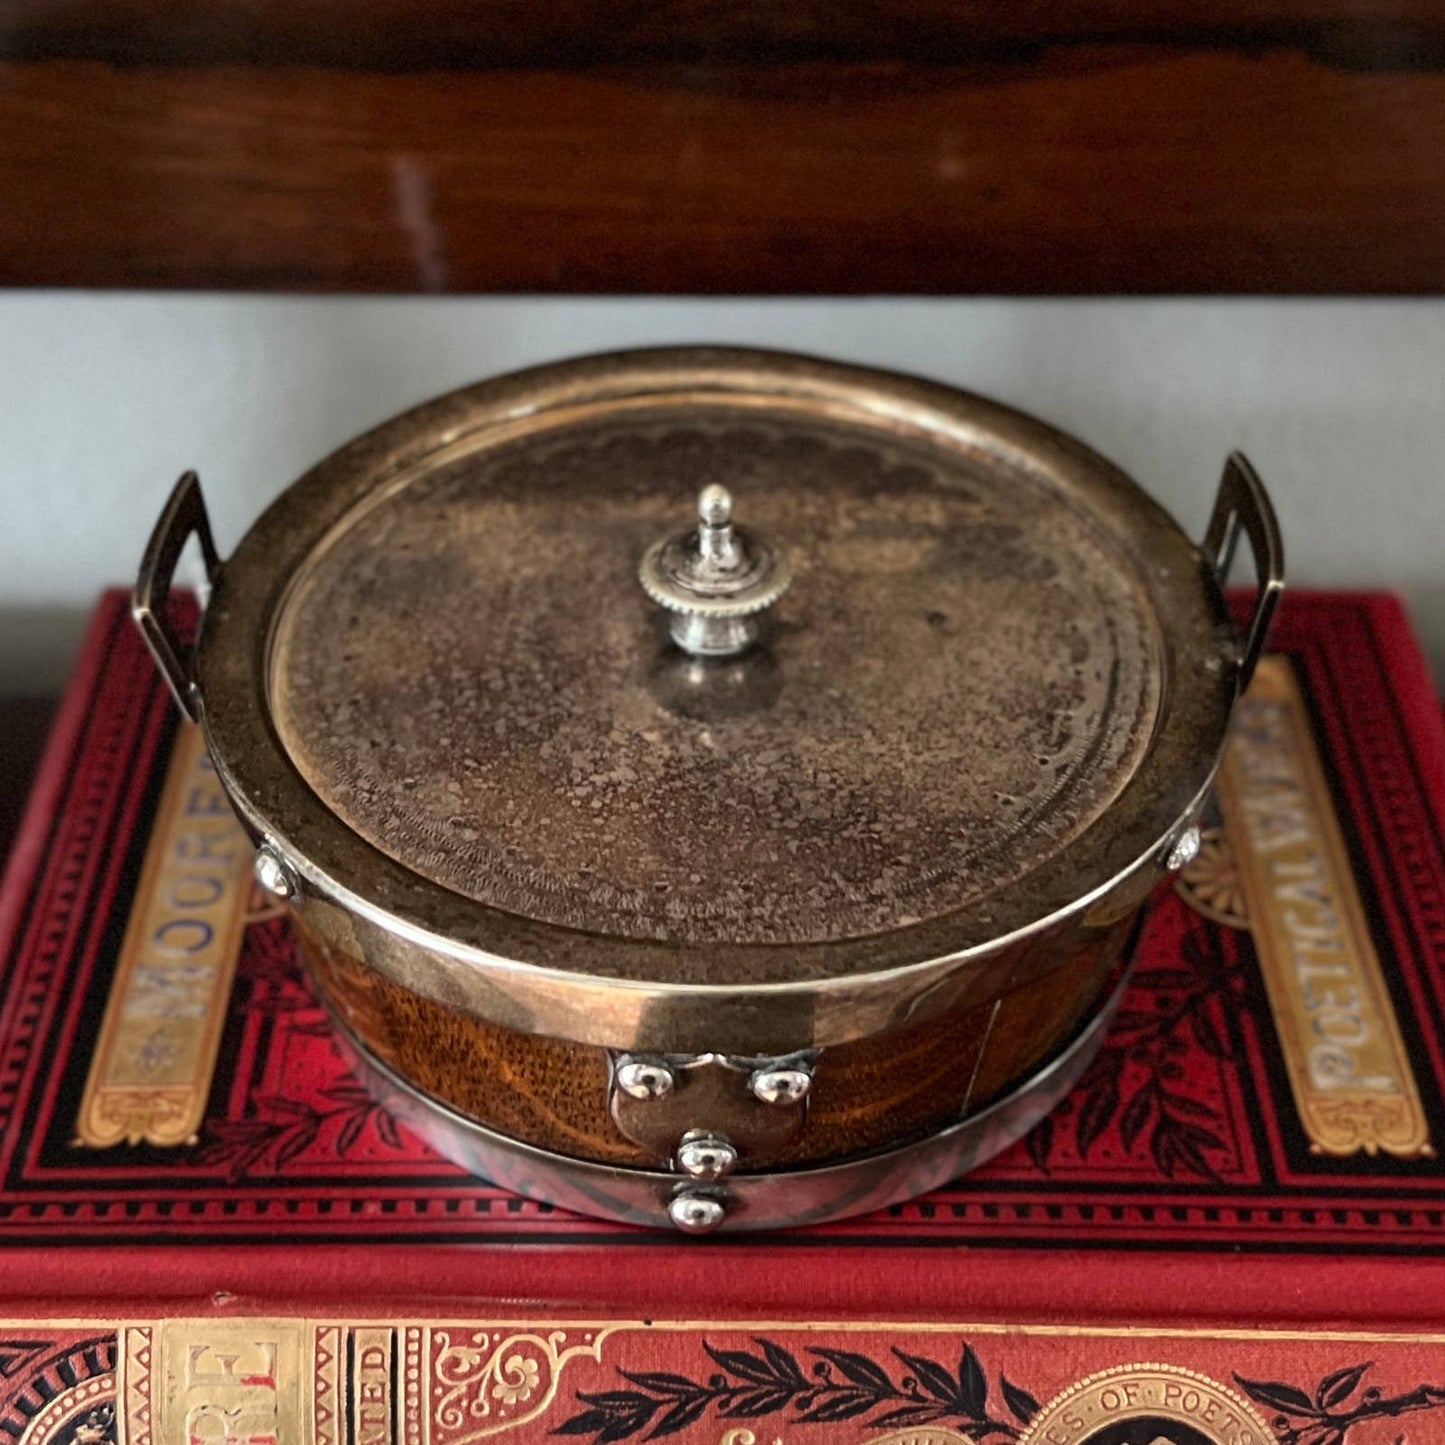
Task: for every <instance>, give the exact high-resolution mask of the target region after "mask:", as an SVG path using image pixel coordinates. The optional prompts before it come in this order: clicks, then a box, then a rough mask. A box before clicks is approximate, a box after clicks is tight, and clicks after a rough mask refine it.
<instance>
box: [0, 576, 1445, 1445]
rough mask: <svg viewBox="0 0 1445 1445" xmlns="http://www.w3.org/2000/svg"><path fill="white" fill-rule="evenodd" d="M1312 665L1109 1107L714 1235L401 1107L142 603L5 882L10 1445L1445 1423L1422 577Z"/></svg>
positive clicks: (1442, 1430)
mask: <svg viewBox="0 0 1445 1445" xmlns="http://www.w3.org/2000/svg"><path fill="white" fill-rule="evenodd" d="M1274 646H1275V655H1274V656H1273V657H1271V658H1269V659H1267V661H1266V663H1265V664H1264V665H1263V667H1262V669H1261V672H1260V674H1259V676H1258V679H1257V682H1256V685H1255V686H1254V688H1252V690H1251V694H1250V696H1249V698H1248V699H1246V702H1245V704H1244V705H1243V706H1242V709H1241V713H1240V716H1239V722H1238V726H1237V728H1236V732H1235V736H1234V739H1233V741H1232V743H1231V745H1230V751H1229V755H1228V759H1227V762H1226V765H1225V767H1224V769H1223V771H1222V774H1221V778H1220V784H1219V789H1218V792H1219V802H1218V809H1217V812H1216V815H1215V816H1214V817H1212V818H1211V819H1210V820H1209V822H1210V829H1209V832H1208V834H1207V837H1206V846H1205V848H1204V850H1203V852H1202V854H1201V856H1200V858H1199V859H1198V860H1197V861H1196V862H1195V864H1193V865H1192V866H1191V867H1190V869H1189V870H1187V872H1186V873H1185V874H1184V875H1183V877H1182V879H1181V880H1180V883H1179V886H1178V887H1177V889H1175V890H1174V891H1170V892H1166V893H1163V894H1161V895H1160V897H1159V898H1158V900H1157V901H1156V903H1155V905H1154V907H1153V909H1152V912H1151V914H1150V917H1149V920H1148V923H1147V925H1146V927H1145V928H1144V930H1143V932H1142V934H1141V937H1140V939H1139V941H1138V944H1137V946H1136V962H1135V971H1134V975H1133V983H1132V986H1131V991H1130V994H1129V996H1128V998H1127V999H1126V1001H1125V1005H1124V1008H1123V1011H1122V1012H1121V1014H1120V1016H1119V1018H1118V1020H1117V1022H1116V1025H1115V1029H1114V1032H1113V1034H1112V1036H1111V1037H1110V1039H1109V1040H1108V1042H1107V1043H1106V1045H1105V1047H1104V1049H1103V1051H1102V1052H1101V1053H1100V1055H1099V1057H1098V1059H1097V1061H1096V1062H1095V1063H1094V1065H1093V1066H1092V1067H1091V1068H1090V1070H1089V1071H1088V1073H1087V1075H1086V1076H1085V1078H1084V1079H1083V1080H1082V1082H1081V1083H1080V1085H1079V1087H1078V1088H1077V1090H1076V1091H1075V1093H1074V1094H1073V1095H1072V1096H1071V1097H1070V1098H1069V1100H1068V1101H1067V1102H1066V1103H1065V1104H1064V1105H1063V1106H1062V1107H1061V1108H1060V1109H1059V1110H1058V1111H1057V1112H1056V1113H1055V1114H1054V1115H1052V1116H1051V1117H1050V1118H1049V1119H1047V1120H1046V1121H1045V1122H1044V1123H1043V1124H1042V1125H1040V1126H1039V1128H1037V1129H1036V1130H1035V1131H1034V1132H1033V1134H1032V1135H1030V1136H1029V1137H1028V1138H1027V1139H1026V1140H1024V1141H1022V1142H1021V1143H1020V1144H1019V1145H1017V1146H1016V1147H1014V1148H1013V1149H1011V1150H1010V1151H1009V1152H1007V1153H1006V1154H1004V1155H1002V1156H1000V1157H999V1158H997V1159H995V1160H994V1161H992V1162H991V1163H989V1164H988V1165H986V1166H985V1167H983V1168H981V1169H980V1170H978V1171H977V1172H975V1173H974V1174H972V1175H969V1176H968V1177H966V1178H964V1179H962V1180H959V1181H957V1182H956V1183H954V1184H953V1185H950V1186H949V1187H948V1188H946V1189H943V1190H940V1191H938V1192H936V1193H935V1194H933V1195H930V1196H927V1197H925V1198H923V1199H921V1200H917V1201H914V1202H911V1203H908V1204H903V1205H899V1206H896V1207H895V1208H892V1209H890V1210H887V1211H884V1212H882V1213H880V1214H877V1215H873V1216H869V1217H866V1218H862V1219H855V1220H848V1221H844V1222H842V1223H839V1224H836V1225H832V1226H829V1227H826V1228H821V1229H815V1230H811V1231H798V1232H794V1233H791V1234H785V1235H777V1236H773V1237H768V1238H762V1237H752V1238H747V1237H738V1238H733V1239H723V1240H717V1241H711V1242H703V1241H695V1240H684V1239H679V1238H673V1237H662V1236H658V1235H653V1234H649V1233H646V1232H643V1231H637V1230H628V1229H625V1228H622V1227H619V1226H613V1225H608V1224H603V1223H599V1222H596V1221H592V1220H585V1219H581V1218H578V1217H576V1216H572V1215H568V1214H565V1213H563V1212H561V1211H558V1210H554V1209H550V1208H547V1207H545V1206H541V1205H537V1204H533V1203H530V1202H528V1201H525V1200H521V1199H519V1198H516V1197H515V1196H512V1195H509V1194H507V1193H505V1192H504V1191H501V1190H498V1189H495V1188H493V1187H491V1186H489V1185H487V1184H485V1183H482V1182H479V1181H477V1180H475V1179H472V1178H469V1177H467V1176H466V1175H464V1174H463V1173H461V1172H460V1171H459V1170H458V1169H456V1168H455V1167H453V1166H452V1165H450V1164H448V1163H446V1162H445V1161H443V1160H441V1159H439V1158H438V1157H437V1156H435V1155H433V1154H431V1153H430V1152H429V1151H428V1150H427V1149H426V1148H425V1147H424V1146H422V1145H421V1144H419V1143H418V1142H416V1141H415V1140H414V1139H412V1138H411V1137H410V1136H409V1135H408V1134H407V1133H406V1132H405V1130H404V1129H403V1128H402V1127H401V1126H399V1125H397V1124H396V1123H395V1122H394V1121H392V1120H391V1119H390V1118H388V1117H387V1116H386V1115H385V1114H384V1113H382V1112H381V1111H380V1110H379V1109H377V1108H376V1107H375V1106H374V1105H373V1104H372V1103H371V1102H370V1100H369V1099H368V1097H367V1096H366V1095H365V1094H364V1093H363V1092H362V1090H361V1089H360V1087H359V1086H358V1085H357V1083H356V1082H355V1080H353V1079H352V1078H351V1077H350V1075H349V1074H348V1073H347V1072H346V1069H345V1066H344V1064H343V1063H342V1060H341V1057H340V1055H339V1054H338V1053H337V1052H336V1050H335V1048H334V1047H333V1045H332V1041H331V1038H330V1034H329V1031H328V1028H327V1024H326V1021H325V1016H324V1014H323V1013H322V1011H321V1010H320V1008H319V1006H318V1005H317V1003H316V1001H315V999H314V997H313V996H312V993H311V991H310V989H309V988H308V986H307V983H306V981H305V979H304V977H303V976H302V974H301V973H300V972H299V970H298V968H297V965H296V961H295V956H294V953H293V949H292V945H291V942H290V938H289V935H288V932H287V925H286V923H285V920H284V918H282V917H280V916H279V915H277V914H275V913H274V912H272V911H268V909H267V908H266V907H265V906H264V902H263V900H262V898H261V897H260V896H259V895H254V894H253V893H252V890H251V888H250V885H249V868H248V858H247V856H246V852H245V848H244V845H243V844H242V843H241V842H239V841H238V838H239V835H238V834H236V833H235V832H234V831H231V832H228V831H227V830H228V829H232V830H233V829H234V825H233V824H232V823H231V822H230V820H229V819H228V818H227V817H226V816H225V813H224V810H222V809H219V808H217V807H216V805H215V797H216V784H215V779H214V777H213V776H212V775H211V774H210V773H209V772H208V770H207V768H206V765H205V761H204V756H203V753H202V752H201V750H200V749H199V747H198V745H197V740H196V738H195V736H194V734H193V733H191V732H188V731H187V730H186V729H184V728H183V727H182V725H181V724H180V723H179V722H178V720H177V717H176V714H175V711H174V708H173V707H172V705H171V703H170V700H169V698H168V697H167V696H166V694H165V692H164V689H163V687H162V685H161V684H160V682H159V680H158V679H157V677H156V676H155V674H154V672H153V670H152V668H151V665H150V663H149V661H148V659H147V658H146V656H145V654H144V652H143V649H142V647H141V644H140V642H139V639H138V638H137V637H136V636H135V635H134V633H133V630H132V628H131V626H130V624H129V620H128V618H127V616H126V613H125V607H124V601H123V599H122V598H121V597H120V596H119V595H118V594H117V595H114V596H110V597H107V598H106V599H105V600H104V602H103V603H102V605H101V607H100V609H99V611H98V613H97V616H96V619H95V622H94V625H93V627H92V629H91V633H90V637H89V641H88V643H87V645H86V649H85V653H84V657H83V659H82V662H81V665H80V667H79V669H78V671H77V675H76V678H75V681H74V683H73V685H72V688H71V691H70V694H69V696H68V698H67V700H66V703H65V705H64V708H63V709H62V712H61V715H60V718H59V721H58V723H57V726H56V730H55V734H54V737H53V740H52V743H51V746H50V749H49V752H48V754H47V757H46V760H45V763H44V765H43V768H42V771H41V774H40V777H39V780H38V783H37V786H36V791H35V795H34V800H33V803H32V806H31V808H30V810H29V813H28V816H27V819H26V822H25V824H24V826H23V829H22V832H21V834H20V837H19V839H18V841H17V844H16V846H15V848H14V850H13V852H12V855H11V858H10V862H9V867H8V872H7V874H6V877H5V881H4V885H3V888H0V960H3V967H4V975H3V993H0V1321H3V1323H0V1431H4V1432H7V1433H8V1434H9V1435H10V1436H11V1437H13V1439H14V1440H15V1441H17V1442H24V1445H49V1442H50V1441H52V1440H55V1441H57V1442H59V1441H61V1440H63V1441H65V1442H67V1445H68V1442H71V1441H78V1442H85V1445H93V1442H98V1441H100V1440H104V1439H122V1440H125V1441H128V1442H131V1445H152V1441H154V1442H155V1445H160V1442H161V1441H162V1440H165V1441H167V1442H171V1441H174V1442H177V1445H180V1442H181V1441H182V1440H184V1441H185V1442H186V1445H202V1442H205V1441H208V1440H211V1439H214V1440H216V1441H217V1442H220V1441H223V1440H224V1441H227V1442H229V1441H233V1440H241V1439H243V1438H244V1439H247V1440H250V1441H253V1442H265V1445H269V1442H271V1441H273V1440H274V1441H277V1442H281V1441H288V1442H289V1441H293V1440H294V1441H296V1442H305V1445H361V1442H363V1441H364V1442H368V1445H369V1442H373V1441H374V1442H378V1445H379V1442H381V1441H383V1440H385V1441H396V1442H398V1445H401V1442H403V1441H404V1442H406V1445H413V1442H415V1445H423V1442H425V1445H471V1442H473V1441H479V1440H482V1439H486V1438H491V1437H492V1436H494V1435H495V1436H502V1437H506V1438H508V1439H511V1440H518V1441H522V1440H542V1439H554V1438H556V1439H576V1440H582V1441H598V1442H602V1441H633V1440H637V1441H641V1440H645V1439H675V1440H679V1441H708V1442H712V1445H716V1442H719V1441H727V1442H728V1445H759V1442H772V1441H775V1440H786V1442H787V1445H808V1442H811V1441H819V1442H824V1441H826V1442H830V1445H831V1442H835V1441H842V1440H849V1441H851V1440H859V1441H864V1440H868V1441H876V1440H882V1439H887V1440H892V1441H897V1442H900V1445H901V1442H904V1441H912V1442H920V1445H921V1442H924V1441H933V1442H944V1441H949V1442H953V1445H957V1442H958V1441H959V1440H973V1441H977V1442H982V1441H985V1440H1021V1441H1025V1442H1027V1445H1076V1442H1078V1445H1084V1442H1087V1445H1158V1442H1166V1445H1198V1442H1201V1441H1202V1442H1205V1445H1219V1442H1231V1445H1235V1442H1238V1445H1244V1442H1259V1441H1266V1440H1280V1441H1284V1442H1286V1445H1392V1442H1396V1441H1401V1440H1403V1441H1409V1442H1415V1445H1420V1442H1431V1441H1445V1164H1442V1161H1441V1159H1440V1157H1439V1153H1438V1151H1439V1150H1440V1148H1441V1146H1442V1143H1445V1049H1442V1046H1445V967H1442V966H1445V839H1442V831H1445V829H1442V816H1445V729H1442V725H1441V713H1440V706H1439V701H1438V699H1437V697H1436V695H1435V692H1434V689H1433V688H1432V686H1431V683H1430V680H1429V678H1428V676H1427V673H1426V671H1425V668H1424V665H1423V663H1422V661H1421V658H1420V656H1419V653H1418V650H1417V649H1416V646H1415V644H1414V642H1413V640H1412V637H1411V635H1410V631H1409V627H1408V624H1407V622H1406V619H1405V616H1404V614H1403V612H1402V610H1401V609H1400V607H1399V604H1398V603H1397V602H1396V601H1394V600H1393V599H1392V598H1390V597H1387V596H1380V595H1364V596H1359V595H1357V596H1338V595H1315V596H1308V595H1305V596H1299V595H1296V596H1293V597H1291V598H1290V599H1289V600H1288V601H1287V602H1286V604H1285V606H1284V608H1283V611H1282V614H1281V616H1280V619H1279V623H1278V626H1277V628H1276V632H1275V636H1274ZM182 936H184V937H185V939H186V940H187V943H188V947H187V948H186V949H185V950H184V952H185V955H186V957H187V958H188V959H190V960H191V962H190V964H188V966H187V967H186V968H185V969H181V968H179V967H177V966H175V965H174V957H175V955H176V953H177V950H174V949H172V950H169V951H168V950H167V948H166V947H165V944H166V941H167V940H171V941H175V940H176V939H178V938H180V937H182Z"/></svg>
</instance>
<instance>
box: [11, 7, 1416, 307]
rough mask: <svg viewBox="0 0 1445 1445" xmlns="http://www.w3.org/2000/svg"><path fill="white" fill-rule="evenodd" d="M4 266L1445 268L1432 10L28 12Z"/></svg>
mask: <svg viewBox="0 0 1445 1445" xmlns="http://www.w3.org/2000/svg"><path fill="white" fill-rule="evenodd" d="M0 195H3V197H4V204H3V205H0V283H4V284H27V285H62V286H68V285H92V286H167V287H169V286H175V287H242V288H263V289H306V290H365V291H513V292H516V291H553V292H556V291H564V292H569V291H570V292H585V291H598V292H712V293H742V292H753V293H757V292H796V293H819V292H833V293H858V292H895V293H898V292H952V293H969V292H1012V293H1085V292H1105V293H1107V292H1113V293H1140V292H1197V291H1212V292H1218V291H1234V292H1278V291H1286V292H1316V293H1318V292H1340V291H1353V292H1362V291H1369V292H1431V291H1436V290H1438V289H1440V287H1441V284H1442V281H1445V7H1442V6H1440V5H1438V4H1425V3H1422V0H1395V3H1386V0H1356V3H1350V0H1253V3H1251V0H1222V3H1219V4H1214V5H1211V6H1208V7H1204V6H1199V5H1197V4H1188V3H1185V0H1140V3H1138V4H1124V3H1122V0H1115V3H1107V0H1080V3H1078V4H1072V5H1068V6H1059V5H1049V4H1044V3H1042V0H1033V3H1029V0H1021V3H1017V4H1013V5H1003V4H992V5H986V4H982V3H974V4H968V3H958V4H949V3H946V0H835V3H823V0H801V3H794V4H789V5H787V6H766V5H762V4H756V3H754V4H748V3H740V4H722V3H707V0H597V3H592V4H587V3H583V0H556V3H551V4H548V3H542V0H536V3H523V0H493V3H480V0H479V3H472V4H463V3H461V0H439V3H437V4H431V5H422V4H420V3H417V0H374V3H372V4H369V5H368V6H366V7H363V8H361V9H360V10H358V9H356V8H355V7H350V6H345V7H344V6H342V5H341V4H340V3H339V0H309V3H304V4H303V3H294V0H291V3H285V4H283V3H281V0H214V3H207V4H204V5H202V4H196V3H194V0H184V3H182V0H112V3H107V4H101V3H100V0H77V3H69V4H65V3H60V4H57V3H55V0H10V3H8V4H5V5H0Z"/></svg>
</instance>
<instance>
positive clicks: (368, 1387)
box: [351, 1328, 396, 1445]
mask: <svg viewBox="0 0 1445 1445" xmlns="http://www.w3.org/2000/svg"><path fill="white" fill-rule="evenodd" d="M394 1350H395V1344H394V1340H393V1335H392V1331H391V1330H389V1329H372V1328H359V1329H355V1330H353V1331H352V1332H351V1358H352V1368H351V1407H352V1416H351V1440H352V1445H392V1442H393V1441H394V1440H395V1439H396V1436H395V1434H394V1433H393V1429H392V1424H393V1418H394V1416H393V1412H394V1410H395V1408H396V1407H395V1402H394V1401H393V1399H392V1358H393V1351H394Z"/></svg>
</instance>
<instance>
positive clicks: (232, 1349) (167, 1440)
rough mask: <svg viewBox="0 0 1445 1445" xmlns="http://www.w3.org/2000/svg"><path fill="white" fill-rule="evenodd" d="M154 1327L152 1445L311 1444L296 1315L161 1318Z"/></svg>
mask: <svg viewBox="0 0 1445 1445" xmlns="http://www.w3.org/2000/svg"><path fill="white" fill-rule="evenodd" d="M157 1333H158V1345H159V1360H158V1362H157V1363H156V1364H155V1365H153V1366H152V1379H153V1381H155V1382H157V1384H158V1386H159V1388H158V1389H157V1390H156V1393H155V1397H154V1403H155V1407H156V1408H155V1416H156V1420H155V1432H154V1438H155V1445H315V1432H314V1429H313V1422H312V1411H311V1410H310V1409H309V1408H303V1406H309V1405H310V1403H311V1398H312V1396H313V1393H314V1387H313V1388H312V1389H307V1388H305V1387H306V1386H307V1384H308V1383H309V1382H308V1381H306V1380H305V1379H303V1362H304V1360H305V1356H306V1349H305V1337H306V1335H307V1330H306V1328H305V1325H304V1323H303V1322H302V1321H299V1320H296V1321H284V1320H234V1321H232V1320H167V1321H165V1322H164V1324H162V1325H161V1326H160V1327H159V1330H158V1332H157ZM154 1388H155V1386H154V1385H153V1389H154Z"/></svg>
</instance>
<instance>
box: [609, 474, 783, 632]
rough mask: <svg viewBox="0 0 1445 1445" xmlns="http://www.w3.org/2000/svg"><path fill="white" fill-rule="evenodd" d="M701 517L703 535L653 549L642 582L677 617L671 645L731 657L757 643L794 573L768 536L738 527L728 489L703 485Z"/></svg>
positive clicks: (640, 573)
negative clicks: (768, 613) (770, 611)
mask: <svg viewBox="0 0 1445 1445" xmlns="http://www.w3.org/2000/svg"><path fill="white" fill-rule="evenodd" d="M697 515H698V525H697V528H696V530H694V531H690V532H684V533H682V535H681V536H677V537H673V538H670V539H668V540H666V541H662V542H656V543H654V544H653V545H652V546H651V547H649V548H648V549H647V554H646V555H645V556H644V557H643V559H642V566H641V567H640V568H639V569H638V574H637V575H638V580H639V581H640V582H641V583H642V586H643V589H644V590H645V591H646V593H647V595H648V596H649V597H651V598H652V600H653V601H654V602H656V603H657V604H658V605H659V606H661V607H665V608H667V610H668V611H669V612H671V613H672V617H671V618H670V619H669V627H670V630H671V632H672V640H673V641H674V642H675V643H677V645H678V646H679V647H680V648H682V649H683V651H684V652H691V653H693V654H694V655H695V656H698V657H731V656H732V655H733V654H734V653H738V652H742V651H743V650H744V649H745V648H747V647H750V646H751V645H752V644H753V643H754V642H755V641H756V640H757V637H758V634H759V633H760V632H761V631H762V622H763V614H764V613H765V612H766V611H767V609H768V608H769V607H771V606H772V605H773V603H774V602H776V601H777V600H778V598H779V597H781V596H782V595H783V593H784V592H786V591H787V590H788V583H789V582H791V581H792V580H793V571H792V568H791V567H790V566H789V565H788V560H787V558H786V557H784V556H783V555H782V553H780V552H778V551H776V550H775V549H774V548H773V547H772V546H770V545H769V544H768V543H767V542H766V541H765V540H764V539H763V538H761V537H759V536H758V535H757V534H756V533H754V532H747V531H744V530H743V529H742V528H740V527H734V526H733V520H732V517H733V499H732V493H731V492H729V491H728V489H727V488H726V487H720V486H717V485H716V484H713V485H711V486H707V487H704V488H703V489H702V491H701V492H700V493H699V494H698V499H697Z"/></svg>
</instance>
